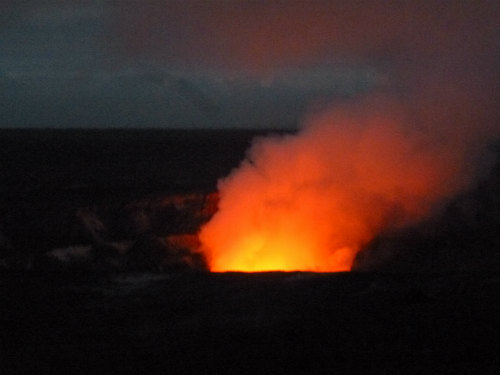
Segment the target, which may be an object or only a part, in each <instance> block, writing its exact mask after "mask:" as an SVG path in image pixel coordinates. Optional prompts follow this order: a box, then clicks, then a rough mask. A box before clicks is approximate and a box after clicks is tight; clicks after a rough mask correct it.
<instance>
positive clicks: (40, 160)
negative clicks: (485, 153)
mask: <svg viewBox="0 0 500 375" xmlns="http://www.w3.org/2000/svg"><path fill="white" fill-rule="evenodd" d="M262 134H264V132H259V131H250V130H248V131H247V130H244V131H196V132H195V131H190V132H186V131H184V132H183V131H138V130H135V131H99V130H95V131H83V130H82V131H56V130H45V131H15V130H11V131H6V130H0V373H2V374H4V373H5V374H7V373H25V372H36V373H42V372H47V371H50V372H67V373H103V372H108V373H127V372H134V373H138V372H141V373H142V372H145V373H162V374H170V373H193V374H197V373H216V374H218V373H230V374H234V373H253V374H256V373H257V374H260V373H262V374H267V373H287V374H290V373H303V374H310V373H329V374H330V373H333V374H360V373H362V374H488V373H490V374H493V373H495V374H496V373H498V370H499V367H500V366H499V354H498V353H499V352H500V345H499V344H500V343H499V341H500V340H499V336H500V329H499V328H500V327H499V316H500V314H499V309H500V300H499V291H500V288H499V287H500V278H499V268H500V250H499V249H500V235H499V231H500V168H499V165H500V164H499V163H498V162H497V163H496V164H495V166H494V167H493V168H492V169H491V172H490V173H488V174H486V175H485V176H484V178H483V180H481V181H480V182H478V185H477V186H475V187H474V189H473V190H472V191H469V192H466V193H464V194H462V195H461V196H459V197H457V198H456V199H455V200H454V201H452V202H449V205H447V206H446V207H443V208H442V210H441V211H440V212H438V213H437V214H436V215H435V216H434V217H433V218H432V219H430V220H429V221H427V222H425V223H420V224H419V225H418V226H416V227H413V228H405V229H404V230H401V231H397V232H391V233H383V234H382V235H381V236H379V237H378V238H376V239H375V240H374V241H373V242H372V243H370V244H368V245H367V246H366V248H365V249H363V251H362V252H361V253H360V254H359V256H358V257H357V259H356V261H355V264H354V269H355V270H356V272H351V273H338V274H313V273H262V274H238V273H227V274H211V273H209V272H208V271H207V266H206V262H205V260H204V258H203V256H202V255H201V254H199V253H198V252H197V251H196V250H197V246H198V242H197V236H196V233H197V232H198V230H199V228H200V226H201V225H202V224H203V223H204V222H206V221H207V220H209V219H210V217H211V216H212V215H213V214H214V213H215V212H216V210H217V202H218V196H217V193H216V183H217V179H218V178H220V177H222V176H224V175H227V173H229V172H230V171H231V169H232V168H234V167H236V166H237V165H238V163H239V162H240V160H241V159H242V158H243V155H244V153H245V149H246V148H247V147H248V145H249V144H250V141H251V139H252V138H253V137H254V136H255V135H262ZM492 150H493V152H496V154H497V156H498V145H497V146H496V148H495V147H493V148H492ZM495 150H496V151H495ZM497 160H498V159H497Z"/></svg>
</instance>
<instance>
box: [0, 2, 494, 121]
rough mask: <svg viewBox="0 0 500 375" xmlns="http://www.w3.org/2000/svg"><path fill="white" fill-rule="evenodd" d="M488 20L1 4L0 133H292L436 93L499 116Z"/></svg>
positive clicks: (267, 5)
mask: <svg viewBox="0 0 500 375" xmlns="http://www.w3.org/2000/svg"><path fill="white" fill-rule="evenodd" d="M499 9H500V7H499V3H498V2H497V1H340V0H338V1H299V0H296V1H243V0H242V1H239V0H234V1H229V0H228V1H223V0H218V1H156V2H155V1H138V0H137V1H136V0H126V1H103V0H101V1H88V2H84V1H71V2H70V1H33V2H25V1H16V0H2V1H1V3H0V127H3V128H26V127H27V128H30V127H51V128H73V127H85V128H86V127H99V128H122V127H123V128H133V127H138V128H151V127H160V128H220V127H222V128H233V127H252V128H267V127H268V128H279V127H284V128H289V127H292V128H293V127H295V126H297V124H298V123H300V122H301V120H302V119H303V118H304V116H307V114H308V113H310V112H311V111H314V110H316V109H317V108H321V107H324V106H326V105H331V104H332V103H333V104H335V103H341V102H342V101H345V100H353V99H354V100H356V98H359V97H362V96H365V95H369V94H372V93H389V95H396V96H402V97H404V96H408V95H412V93H413V92H414V91H418V90H420V86H421V85H425V86H426V87H427V86H429V85H430V86H432V85H434V84H435V85H438V86H440V87H442V86H443V83H444V84H445V85H446V84H447V83H451V84H454V85H458V86H457V87H459V88H460V89H459V91H463V92H466V93H469V92H475V93H476V94H474V95H472V96H471V97H470V98H471V99H468V100H473V101H477V102H478V103H480V104H484V103H485V102H487V103H490V104H491V103H498V82H500V79H499V78H500V77H499V67H500V54H499V52H500V27H499V24H500V11H499ZM455 91H456V90H455ZM477 93H479V94H477ZM488 113H489V114H490V115H491V111H489V112H488Z"/></svg>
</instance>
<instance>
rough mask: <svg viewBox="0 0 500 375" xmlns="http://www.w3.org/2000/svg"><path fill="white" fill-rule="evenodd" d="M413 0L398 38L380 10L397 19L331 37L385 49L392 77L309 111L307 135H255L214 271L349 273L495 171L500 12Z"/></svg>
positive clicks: (217, 229) (227, 199) (237, 175)
mask: <svg viewBox="0 0 500 375" xmlns="http://www.w3.org/2000/svg"><path fill="white" fill-rule="evenodd" d="M405 4H408V3H406V2H405ZM419 4H420V3H419ZM440 4H441V3H432V6H433V7H438V8H439V7H440ZM410 8H411V7H410ZM410 8H407V7H406V8H404V9H406V11H401V10H397V9H395V12H396V13H395V14H397V15H398V16H397V17H396V16H394V17H395V18H394V19H396V21H397V22H393V23H391V22H388V25H389V29H390V30H392V31H393V33H389V34H391V35H394V37H395V38H396V39H394V38H392V37H391V36H390V35H388V34H387V33H383V32H379V33H376V32H373V33H372V32H370V30H371V28H374V26H375V25H378V26H377V27H378V28H380V25H381V24H384V25H385V24H386V23H385V22H375V21H377V20H378V18H377V17H376V15H379V16H380V17H382V18H381V20H387V21H389V18H387V19H386V18H385V17H388V15H389V13H387V12H385V11H378V10H377V9H371V8H370V7H368V8H367V9H371V10H373V14H372V13H369V12H368V13H369V14H364V13H358V12H355V11H352V12H347V13H346V14H348V15H350V16H349V17H347V16H346V17H347V18H345V17H344V18H342V17H339V19H340V20H342V19H344V20H346V19H348V20H354V19H366V20H371V21H373V22H364V23H363V22H361V23H351V22H348V23H346V24H345V25H344V26H345V30H344V29H342V27H341V28H340V29H339V30H340V31H339V32H337V33H327V35H335V37H333V39H332V40H324V39H321V38H319V39H318V40H320V41H322V42H324V43H326V45H328V46H330V47H335V46H336V47H338V48H337V49H338V50H341V51H342V53H343V54H344V56H351V57H352V58H353V59H354V60H360V59H361V60H363V59H367V61H370V60H373V58H374V55H373V53H374V51H380V57H381V59H382V60H383V61H385V63H382V62H379V63H377V64H379V66H378V67H379V68H380V69H381V70H383V69H385V70H386V72H387V84H386V85H385V86H384V87H379V88H378V90H375V91H374V92H372V93H371V94H369V95H368V96H367V97H363V98H361V97H358V98H354V99H353V101H352V102H350V103H343V104H339V103H333V104H332V105H331V106H330V107H329V108H325V109H323V110H321V111H316V112H315V113H311V114H309V116H307V117H306V118H305V120H304V121H303V123H302V126H301V128H300V130H299V131H298V133H297V134H295V135H287V136H282V137H280V136H275V137H269V138H263V139H262V138H261V139H257V140H255V141H254V143H253V145H252V147H251V148H250V150H249V151H248V154H247V157H246V159H245V160H244V161H243V162H242V163H241V165H240V166H239V168H237V169H236V170H234V171H233V172H232V173H231V174H230V175H229V176H228V177H226V178H224V179H222V180H221V181H220V182H219V191H220V204H219V211H218V212H217V213H216V214H215V216H214V217H213V218H212V220H211V221H210V222H208V223H207V224H206V225H205V226H204V227H203V228H202V229H201V232H200V240H201V243H202V250H203V251H204V252H205V254H206V255H207V258H208V261H209V264H210V267H211V269H212V270H214V271H223V270H243V271H264V270H313V271H341V270H349V269H350V267H351V264H352V261H353V259H354V257H355V255H356V253H357V252H358V251H359V250H360V249H361V248H362V247H363V245H365V244H366V243H368V242H369V241H371V240H372V239H373V238H375V237H376V236H377V234H379V233H381V232H383V231H385V230H388V229H392V228H400V227H404V226H407V225H411V224H414V223H416V222H418V221H421V220H424V219H426V218H428V217H429V216H431V215H432V214H433V213H434V212H435V210H437V209H439V208H440V207H443V206H444V205H445V204H446V203H447V202H448V201H449V200H450V199H452V198H453V197H455V196H456V195H457V194H459V193H460V192H463V191H465V190H467V189H469V188H471V187H472V186H473V184H474V183H475V182H476V181H477V180H478V178H479V177H481V175H483V174H484V173H486V171H487V170H488V167H489V166H490V165H491V161H492V160H491V155H490V154H488V145H490V144H491V143H492V142H493V141H495V140H496V139H497V138H498V136H499V134H500V126H499V111H498V108H497V107H498V99H499V97H500V95H499V91H500V90H499V83H498V82H500V77H499V70H498V61H499V53H498V52H499V49H498V41H499V40H500V34H499V32H498V27H497V26H494V25H497V24H498V22H495V20H497V21H498V10H499V8H498V6H495V5H493V3H491V2H481V3H480V6H479V5H477V4H476V3H472V2H470V3H469V2H464V3H460V4H459V3H458V2H457V3H453V4H451V5H450V6H448V7H446V10H447V11H446V12H445V13H443V16H439V17H438V16H437V14H441V13H439V12H431V11H429V9H427V8H426V7H420V6H418V7H417V9H415V12H414V11H412V9H410ZM443 9H444V8H443ZM386 10H387V9H386ZM335 14H337V13H335ZM390 15H391V17H390V19H391V20H392V19H393V17H392V13H390ZM365 16H366V17H365ZM304 17H305V16H304ZM314 19H316V18H314ZM320 19H321V17H320ZM321 20H322V19H321ZM379 21H380V20H379ZM304 22H306V20H304ZM306 23H307V22H306ZM358 24H363V25H365V26H361V31H359V30H358V29H356V28H354V27H353V25H358ZM320 25H323V23H322V22H320ZM324 25H325V28H327V26H328V25H331V23H329V22H324ZM335 25H337V24H335ZM340 25H341V26H342V25H343V24H342V22H341V23H340ZM328 27H329V26H328ZM339 27H340V26H339ZM416 30H420V31H421V32H416ZM341 31H343V32H341ZM351 31H353V32H352V33H351ZM356 31H357V32H356ZM379 31H380V30H379ZM271 35H273V34H271ZM280 35H281V34H280ZM341 36H343V37H345V38H343V37H341ZM349 36H352V38H351V39H349ZM313 39H315V38H313ZM315 40H316V39H315ZM344 40H345V42H343V41H344ZM397 40H400V42H401V43H397ZM304 55H308V53H306V52H304ZM375 55H376V54H375ZM271 60H272V59H271ZM382 60H381V61H382Z"/></svg>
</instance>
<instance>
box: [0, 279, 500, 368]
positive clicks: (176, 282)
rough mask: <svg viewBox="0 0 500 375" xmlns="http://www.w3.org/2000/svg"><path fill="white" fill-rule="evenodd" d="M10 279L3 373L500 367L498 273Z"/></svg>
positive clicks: (0, 317) (2, 317)
mask: <svg viewBox="0 0 500 375" xmlns="http://www.w3.org/2000/svg"><path fill="white" fill-rule="evenodd" d="M60 277H61V275H59V276H58V277H54V276H52V277H50V276H49V277H42V276H40V275H34V274H27V275H26V274H25V275H19V274H18V275H12V274H11V275H8V276H7V275H3V276H2V277H1V278H0V293H1V296H2V308H1V313H0V324H1V331H0V335H1V345H2V346H1V353H2V362H1V367H2V373H10V372H25V371H33V372H37V373H41V372H45V371H49V370H50V371H64V372H70V373H103V372H108V373H126V372H141V373H142V372H143V371H144V372H145V373H162V374H171V373H179V372H180V373H196V374H198V373H215V374H218V373H230V374H235V373H255V374H261V373H262V374H263V373H287V374H289V373H303V374H311V373H332V374H360V373H362V374H493V373H495V374H496V373H497V371H498V368H499V361H498V349H499V317H500V314H499V312H500V311H499V307H500V300H499V286H500V285H499V284H500V279H499V277H498V275H482V276H480V277H479V276H477V275H467V274H454V275H446V276H444V275H440V276H437V275H390V274H376V273H339V274H309V273H290V274H286V273H285V274H282V273H264V274H209V273H200V274H186V273H184V274H144V273H143V274H129V275H121V276H116V277H113V278H105V279H104V278H101V279H94V280H88V279H87V280H82V279H75V278H71V277H70V276H69V275H67V276H66V277H65V278H64V279H61V278H60Z"/></svg>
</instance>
